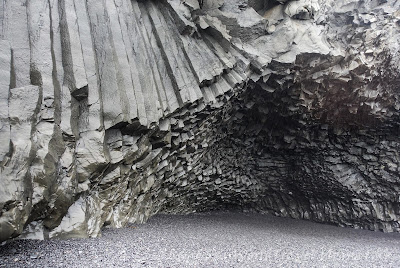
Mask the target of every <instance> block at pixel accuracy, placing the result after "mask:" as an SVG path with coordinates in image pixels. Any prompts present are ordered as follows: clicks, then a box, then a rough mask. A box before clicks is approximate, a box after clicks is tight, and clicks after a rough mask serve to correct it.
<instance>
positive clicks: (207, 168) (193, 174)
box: [0, 0, 400, 241]
mask: <svg viewBox="0 0 400 268" xmlns="http://www.w3.org/2000/svg"><path fill="white" fill-rule="evenodd" d="M399 10H400V2H399V1H395V0H387V1H377V0H365V1H355V0H336V1H331V0H329V1H322V0H298V1H274V0H263V1H262V0H260V1H251V0H248V1H247V0H234V1H224V0H204V1H197V0H164V1H155V0H154V1H136V0H132V1H131V0H101V1H98V0H30V1H26V0H12V1H11V0H3V1H1V2H0V27H1V28H0V241H4V240H7V239H10V238H13V237H21V238H39V239H49V238H64V237H94V236H97V235H99V234H100V231H101V228H102V227H103V226H111V227H122V226H124V225H125V224H127V223H129V222H132V223H140V222H144V221H146V220H147V219H148V218H149V217H151V216H152V215H154V214H156V213H160V212H162V213H190V212H195V211H207V210H214V209H232V208H234V209H244V210H252V211H258V212H263V213H264V212H265V213H272V214H274V215H278V216H288V217H293V218H300V219H309V220H314V221H318V222H324V223H332V224H337V225H340V226H350V227H354V228H366V229H371V230H383V231H396V232H398V231H400V176H399V172H400V161H399V159H400V157H399V151H400V139H399V133H400V129H399V128H400V117H399V110H400V101H399V93H400V67H399V66H400V64H399V63H400V46H399V44H400V12H399Z"/></svg>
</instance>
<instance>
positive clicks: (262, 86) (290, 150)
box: [162, 79, 399, 231]
mask: <svg viewBox="0 0 400 268" xmlns="http://www.w3.org/2000/svg"><path fill="white" fill-rule="evenodd" d="M290 91H291V92H290ZM296 94H298V92H296V87H295V86H292V87H288V88H286V89H285V90H282V89H277V87H276V85H275V84H274V80H273V79H271V81H270V82H267V83H264V82H260V81H259V82H258V83H254V82H251V83H249V85H248V86H247V89H246V90H245V91H243V93H241V94H240V95H238V96H237V97H235V98H233V99H231V101H230V102H229V103H227V104H226V106H225V107H224V108H223V109H222V110H221V111H219V112H218V115H217V116H216V117H217V118H219V119H218V120H216V121H217V122H218V123H216V124H215V125H213V126H212V129H211V130H210V133H209V136H210V137H213V140H212V141H211V142H209V143H210V145H209V146H208V147H207V148H206V150H204V152H203V155H202V158H201V159H200V160H199V161H198V162H197V163H195V169H199V170H201V171H202V172H201V174H200V175H196V176H195V175H193V178H192V180H191V181H190V185H191V186H190V188H187V187H178V188H176V189H175V190H176V191H177V192H176V193H177V195H176V196H175V197H174V198H171V199H167V200H168V201H167V203H166V205H165V208H164V210H162V212H166V213H177V212H178V213H179V212H194V211H211V210H243V211H255V212H261V213H270V214H272V215H276V216H284V217H292V218H297V219H308V220H312V221H316V222H324V223H330V224H335V225H339V226H349V227H354V228H365V229H371V230H377V229H378V230H386V231H387V230H389V231H390V230H398V228H399V226H398V225H396V222H395V221H391V220H390V216H389V215H390V211H395V210H396V209H398V206H396V195H395V193H390V192H389V191H387V192H384V190H383V188H384V186H383V187H382V188H381V187H376V186H375V187H374V188H372V187H371V186H372V185H374V184H373V182H371V181H370V180H368V177H370V176H371V174H374V175H373V176H375V178H377V181H380V180H383V179H384V178H383V177H386V176H390V175H389V174H388V173H386V171H384V170H382V169H381V170H379V171H377V170H372V169H368V167H369V166H370V165H374V164H373V162H374V161H376V159H374V158H373V157H371V158H368V157H366V156H365V155H367V153H366V152H367V151H369V152H372V151H377V150H381V147H382V146H385V144H386V141H385V139H379V138H378V139H377V138H376V137H379V135H367V134H366V133H365V130H362V129H358V130H356V129H354V128H344V127H343V126H341V125H337V124H335V123H334V122H326V121H323V120H324V119H326V118H322V119H321V118H313V114H310V113H309V112H307V110H306V109H305V107H304V105H303V104H302V102H301V101H300V100H299V98H295V97H292V98H291V97H290V96H294V95H296ZM288 96H289V97H288ZM305 122H307V123H305ZM381 131H385V132H387V130H383V129H380V128H379V127H378V128H375V129H373V128H371V129H369V133H371V132H377V133H379V132H381ZM199 143H200V144H201V142H199ZM364 151H365V154H364V153H363V152H364ZM393 171H394V170H393ZM393 171H391V174H392V175H391V176H393V175H394V173H392V172H393ZM189 176H190V175H189ZM375 185H376V184H375ZM371 197H374V198H375V199H373V200H371V199H372V198H371ZM376 208H378V209H381V211H384V210H386V211H387V212H388V213H387V214H385V213H384V214H382V217H381V218H378V219H377V218H376V215H377V213H376Z"/></svg>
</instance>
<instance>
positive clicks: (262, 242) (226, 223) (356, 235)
mask: <svg viewBox="0 0 400 268" xmlns="http://www.w3.org/2000/svg"><path fill="white" fill-rule="evenodd" d="M0 267H400V234H384V233H379V232H371V231H366V230H354V229H349V228H338V227H335V226H330V225H323V224H317V223H312V222H308V221H301V220H293V219H287V218H278V217H273V216H269V215H260V214H253V213H233V212H218V213H217V212H214V213H204V214H193V215H187V216H172V215H158V216H155V217H153V218H151V219H150V220H149V222H148V223H147V224H142V225H132V226H129V227H127V228H122V229H105V230H103V236H102V237H101V238H92V239H68V240H50V241H49V240H48V241H37V240H15V241H12V242H9V243H8V244H6V245H3V246H0Z"/></svg>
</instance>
